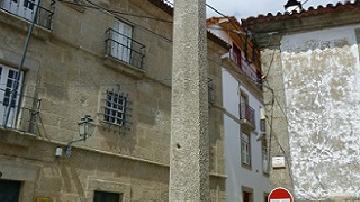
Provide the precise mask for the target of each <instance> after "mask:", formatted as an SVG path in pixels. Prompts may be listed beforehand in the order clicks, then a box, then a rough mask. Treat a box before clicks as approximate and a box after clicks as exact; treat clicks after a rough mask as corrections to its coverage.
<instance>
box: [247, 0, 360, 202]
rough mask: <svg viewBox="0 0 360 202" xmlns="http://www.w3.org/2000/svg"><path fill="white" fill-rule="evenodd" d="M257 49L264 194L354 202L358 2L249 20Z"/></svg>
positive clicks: (359, 123) (356, 185) (356, 186)
mask: <svg viewBox="0 0 360 202" xmlns="http://www.w3.org/2000/svg"><path fill="white" fill-rule="evenodd" d="M243 25H244V26H245V27H247V29H248V30H249V31H251V32H252V33H253V34H254V38H255V40H256V42H257V44H258V45H259V46H260V47H261V48H262V51H261V55H262V56H261V58H262V59H261V60H262V68H263V71H264V72H266V73H267V74H266V75H265V76H266V78H265V81H264V83H265V85H267V88H264V102H265V103H272V104H270V105H267V112H268V117H269V118H271V122H272V125H271V128H272V139H273V141H272V142H271V155H272V156H273V157H276V156H279V157H280V158H282V157H283V158H285V159H286V163H285V165H284V167H283V168H279V167H277V168H278V169H272V170H271V172H270V176H271V182H272V186H274V187H278V186H282V187H286V188H288V189H290V190H291V192H292V193H293V194H294V195H295V198H296V199H297V200H304V201H305V200H306V201H310V200H324V201H325V200H326V201H328V200H329V201H333V200H339V201H340V200H341V201H354V200H356V201H357V200H359V198H360V195H359V194H360V192H359V190H360V184H359V180H358V178H359V174H360V173H359V164H358V162H359V127H360V121H359V118H358V115H357V114H358V112H359V93H360V91H359V88H358V86H359V73H360V65H359V44H360V35H359V33H360V32H359V27H360V2H359V1H355V2H346V3H344V4H341V3H339V4H337V5H331V4H329V5H327V6H326V7H322V6H319V7H317V8H313V7H310V8H308V9H307V10H301V11H300V12H297V11H292V12H291V13H285V14H281V13H279V14H278V15H276V16H273V15H271V14H268V15H267V16H258V17H251V18H248V19H245V20H243Z"/></svg>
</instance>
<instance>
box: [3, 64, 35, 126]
mask: <svg viewBox="0 0 360 202" xmlns="http://www.w3.org/2000/svg"><path fill="white" fill-rule="evenodd" d="M23 74H24V73H21V74H20V75H19V73H18V71H17V70H15V69H12V68H9V67H7V66H5V65H1V64H0V124H1V126H2V127H5V128H12V129H16V130H19V131H23V132H29V133H35V129H36V128H35V126H36V121H37V116H38V112H39V107H40V100H39V99H36V98H34V97H31V96H25V95H23V94H22V92H21V88H22V80H23Z"/></svg>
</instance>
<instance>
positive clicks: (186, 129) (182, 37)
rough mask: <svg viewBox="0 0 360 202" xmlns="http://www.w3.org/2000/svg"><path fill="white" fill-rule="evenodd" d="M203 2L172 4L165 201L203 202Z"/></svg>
mask: <svg viewBox="0 0 360 202" xmlns="http://www.w3.org/2000/svg"><path fill="white" fill-rule="evenodd" d="M205 2H206V1H205V0H175V11H174V12H175V13H174V30H173V31H174V37H173V40H174V42H173V69H172V104H171V105H172V106H171V107H172V113H171V151H170V152H171V154H170V188H169V192H170V193H169V200H170V201H209V195H210V194H209V151H208V150H209V143H208V142H209V140H208V131H207V127H208V94H207V92H208V90H207V89H208V88H207V79H208V78H207V71H208V69H207V37H206V34H207V32H206V3H205Z"/></svg>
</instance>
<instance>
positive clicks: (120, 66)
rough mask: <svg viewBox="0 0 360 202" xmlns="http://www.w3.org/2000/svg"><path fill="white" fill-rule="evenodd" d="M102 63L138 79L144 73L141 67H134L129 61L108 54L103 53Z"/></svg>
mask: <svg viewBox="0 0 360 202" xmlns="http://www.w3.org/2000/svg"><path fill="white" fill-rule="evenodd" d="M104 64H105V65H106V66H108V67H110V68H112V69H114V70H117V71H120V72H122V73H124V74H126V75H128V76H131V77H135V78H138V79H140V78H143V77H144V74H145V71H144V70H143V69H139V68H136V67H135V66H133V65H131V64H129V63H126V62H122V61H120V60H117V59H115V58H113V57H111V56H108V55H105V58H104Z"/></svg>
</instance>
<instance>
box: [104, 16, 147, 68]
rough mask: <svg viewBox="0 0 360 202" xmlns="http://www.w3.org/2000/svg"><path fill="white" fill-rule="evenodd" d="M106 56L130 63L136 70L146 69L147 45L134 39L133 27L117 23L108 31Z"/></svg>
mask: <svg viewBox="0 0 360 202" xmlns="http://www.w3.org/2000/svg"><path fill="white" fill-rule="evenodd" d="M106 35H107V39H106V55H107V56H110V57H111V58H114V59H116V60H119V61H122V62H125V63H128V64H130V65H132V66H134V67H135V68H138V69H143V68H144V58H145V54H144V52H145V45H143V44H141V43H139V42H137V41H135V40H134V39H133V27H132V26H131V25H129V24H126V23H124V22H121V21H117V22H116V23H115V24H114V26H113V27H112V28H109V29H108V30H107V31H106Z"/></svg>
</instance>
